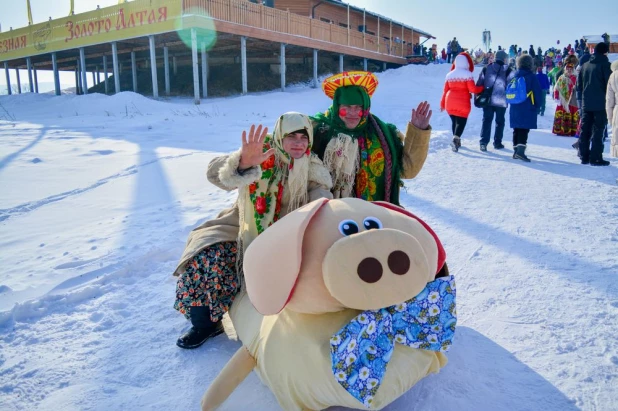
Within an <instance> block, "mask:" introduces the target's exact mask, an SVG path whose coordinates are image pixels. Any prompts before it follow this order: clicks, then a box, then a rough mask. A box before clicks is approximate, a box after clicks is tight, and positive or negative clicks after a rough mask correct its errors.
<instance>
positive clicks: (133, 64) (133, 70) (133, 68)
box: [131, 51, 137, 93]
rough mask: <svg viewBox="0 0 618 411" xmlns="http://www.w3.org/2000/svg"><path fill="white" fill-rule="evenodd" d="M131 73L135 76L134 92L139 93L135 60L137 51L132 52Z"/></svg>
mask: <svg viewBox="0 0 618 411" xmlns="http://www.w3.org/2000/svg"><path fill="white" fill-rule="evenodd" d="M131 74H132V77H133V92H134V93H137V62H136V61H135V52H134V51H132V52H131Z"/></svg>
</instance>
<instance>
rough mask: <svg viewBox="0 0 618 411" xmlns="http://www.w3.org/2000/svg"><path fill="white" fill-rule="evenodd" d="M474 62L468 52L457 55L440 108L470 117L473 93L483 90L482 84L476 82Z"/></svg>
mask: <svg viewBox="0 0 618 411" xmlns="http://www.w3.org/2000/svg"><path fill="white" fill-rule="evenodd" d="M473 71H474V64H473V62H472V58H470V56H469V55H468V54H467V53H461V54H460V55H458V56H457V57H455V62H454V63H453V66H452V67H451V71H450V72H449V73H448V74H447V75H446V81H445V82H444V92H443V93H442V100H441V101H440V109H441V110H446V112H447V113H448V114H449V115H451V116H457V117H464V118H468V116H469V115H470V110H472V105H471V104H470V99H471V97H472V94H478V93H480V92H481V91H483V89H484V87H483V86H482V85H480V86H477V85H475V84H474V77H473V76H472V72H473Z"/></svg>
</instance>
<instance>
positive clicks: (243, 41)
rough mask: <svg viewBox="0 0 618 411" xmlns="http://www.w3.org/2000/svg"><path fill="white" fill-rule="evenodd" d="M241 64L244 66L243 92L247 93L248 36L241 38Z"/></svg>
mask: <svg viewBox="0 0 618 411" xmlns="http://www.w3.org/2000/svg"><path fill="white" fill-rule="evenodd" d="M240 64H241V68H242V94H247V38H246V37H245V36H242V37H241V38H240Z"/></svg>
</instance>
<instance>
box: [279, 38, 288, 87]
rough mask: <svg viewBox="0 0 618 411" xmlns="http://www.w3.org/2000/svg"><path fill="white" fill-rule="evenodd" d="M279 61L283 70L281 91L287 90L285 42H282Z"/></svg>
mask: <svg viewBox="0 0 618 411" xmlns="http://www.w3.org/2000/svg"><path fill="white" fill-rule="evenodd" d="M279 63H280V67H281V69H280V71H281V91H285V69H286V68H285V44H284V43H281V52H280V53H279Z"/></svg>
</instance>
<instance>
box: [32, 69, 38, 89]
mask: <svg viewBox="0 0 618 411" xmlns="http://www.w3.org/2000/svg"><path fill="white" fill-rule="evenodd" d="M32 73H33V74H34V92H35V93H37V94H38V92H39V79H38V77H37V75H36V67H32Z"/></svg>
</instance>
